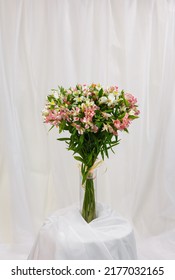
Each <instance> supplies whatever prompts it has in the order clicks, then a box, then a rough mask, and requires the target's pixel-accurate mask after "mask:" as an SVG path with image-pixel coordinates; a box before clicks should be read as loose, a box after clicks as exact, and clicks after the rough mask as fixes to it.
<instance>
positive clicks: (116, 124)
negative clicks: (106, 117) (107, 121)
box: [113, 120, 121, 129]
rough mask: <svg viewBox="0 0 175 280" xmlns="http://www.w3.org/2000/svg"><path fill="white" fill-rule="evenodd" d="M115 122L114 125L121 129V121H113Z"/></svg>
mask: <svg viewBox="0 0 175 280" xmlns="http://www.w3.org/2000/svg"><path fill="white" fill-rule="evenodd" d="M113 123H114V126H115V127H116V128H117V129H120V126H121V122H120V121H119V120H115V121H113Z"/></svg>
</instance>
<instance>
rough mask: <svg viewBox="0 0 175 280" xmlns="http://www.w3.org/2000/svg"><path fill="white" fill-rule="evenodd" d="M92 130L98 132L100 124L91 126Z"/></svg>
mask: <svg viewBox="0 0 175 280" xmlns="http://www.w3.org/2000/svg"><path fill="white" fill-rule="evenodd" d="M91 131H92V132H94V133H97V131H98V126H96V125H93V126H92V127H91Z"/></svg>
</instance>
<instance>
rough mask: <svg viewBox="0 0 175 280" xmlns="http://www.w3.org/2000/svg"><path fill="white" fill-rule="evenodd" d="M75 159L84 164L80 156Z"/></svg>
mask: <svg viewBox="0 0 175 280" xmlns="http://www.w3.org/2000/svg"><path fill="white" fill-rule="evenodd" d="M74 159H76V160H78V161H81V162H82V163H83V162H84V161H83V159H82V158H81V157H79V156H74Z"/></svg>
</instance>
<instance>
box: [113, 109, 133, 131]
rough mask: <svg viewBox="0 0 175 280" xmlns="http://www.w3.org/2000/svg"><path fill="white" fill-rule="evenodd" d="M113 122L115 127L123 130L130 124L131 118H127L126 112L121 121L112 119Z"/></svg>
mask: <svg viewBox="0 0 175 280" xmlns="http://www.w3.org/2000/svg"><path fill="white" fill-rule="evenodd" d="M113 123H114V126H115V128H117V129H119V130H123V129H125V128H127V127H128V126H129V125H130V123H131V120H130V119H129V115H128V113H126V114H125V116H124V118H123V119H122V120H121V121H120V120H115V121H113Z"/></svg>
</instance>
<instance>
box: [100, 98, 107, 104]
mask: <svg viewBox="0 0 175 280" xmlns="http://www.w3.org/2000/svg"><path fill="white" fill-rule="evenodd" d="M107 100H108V99H107V97H106V96H102V97H100V99H99V103H100V104H104V103H107Z"/></svg>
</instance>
